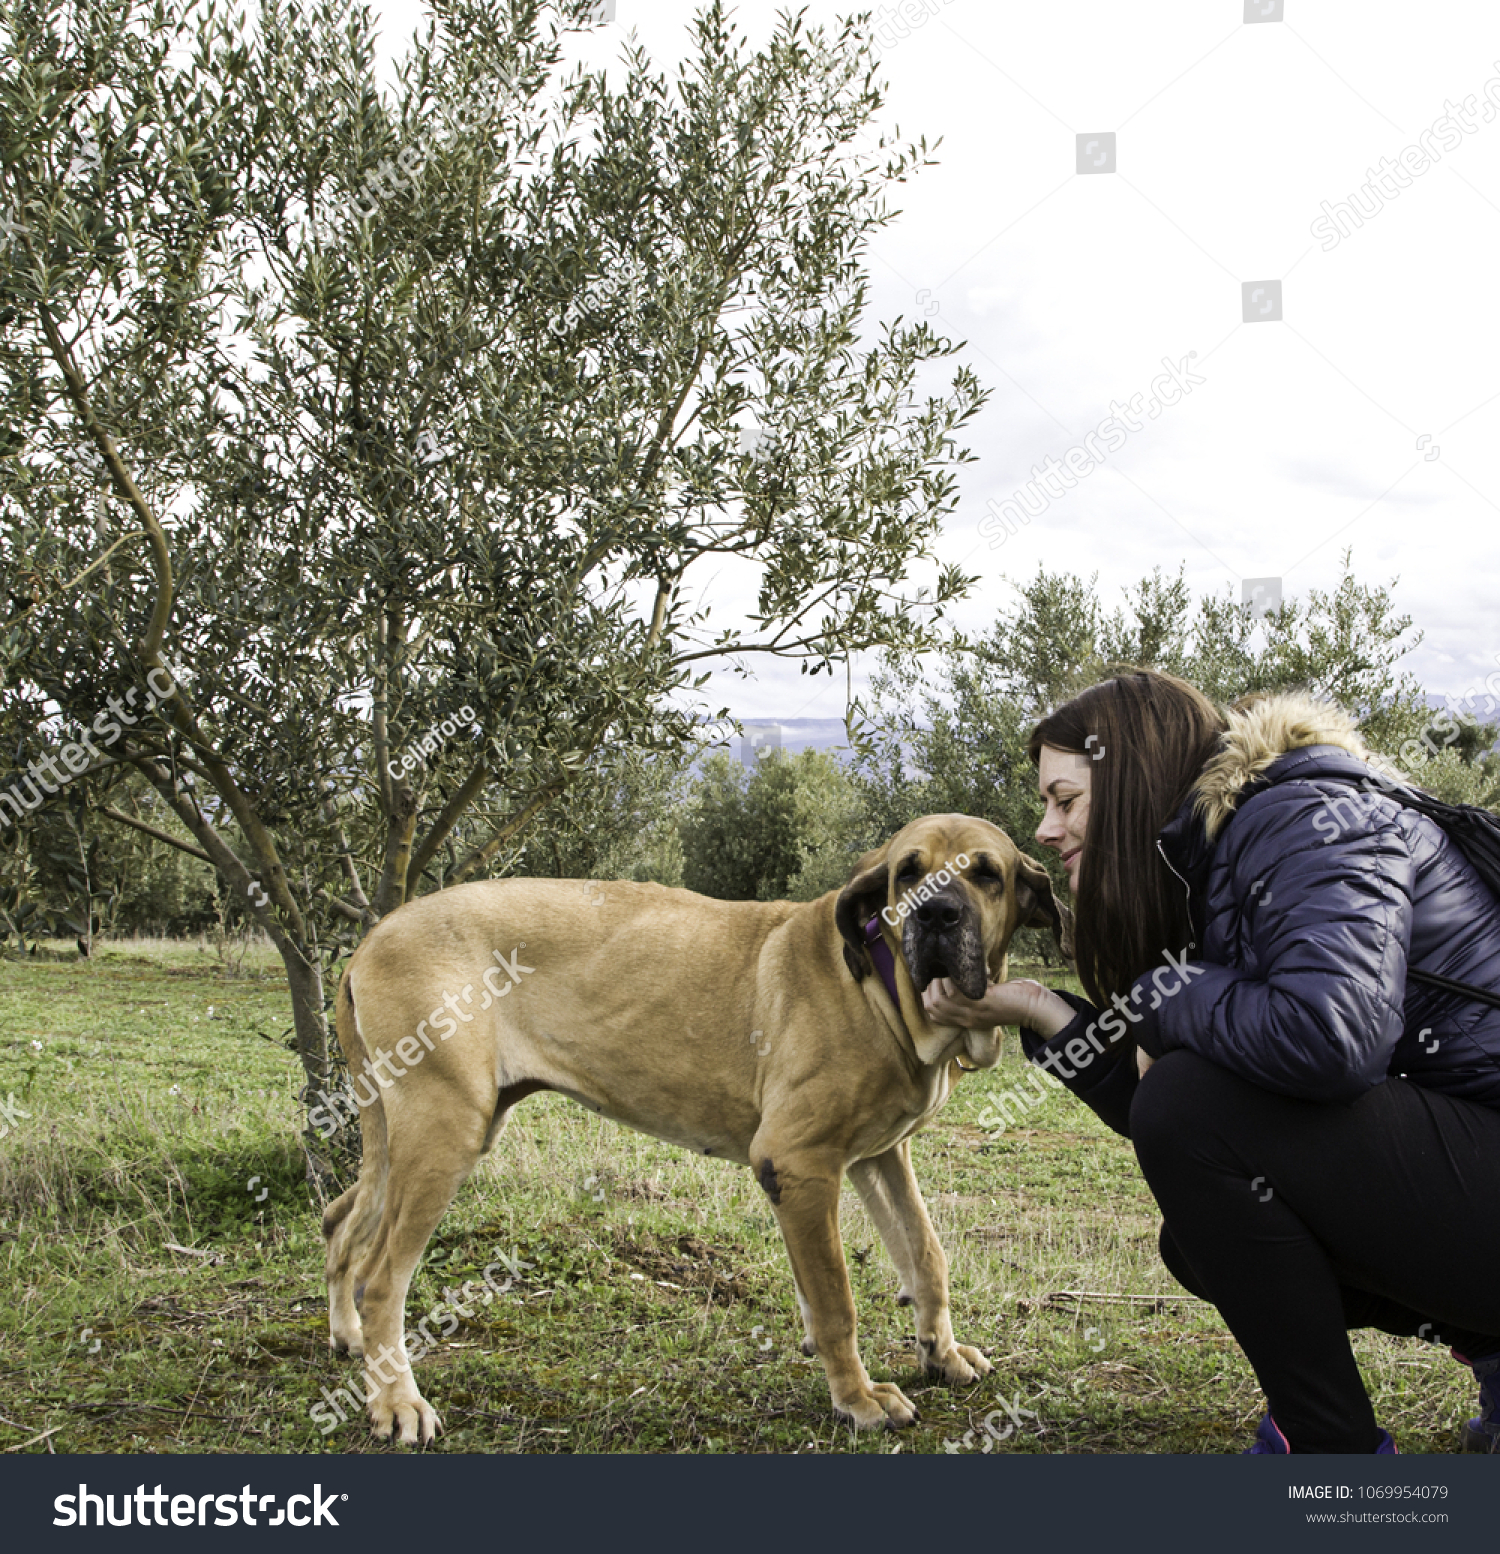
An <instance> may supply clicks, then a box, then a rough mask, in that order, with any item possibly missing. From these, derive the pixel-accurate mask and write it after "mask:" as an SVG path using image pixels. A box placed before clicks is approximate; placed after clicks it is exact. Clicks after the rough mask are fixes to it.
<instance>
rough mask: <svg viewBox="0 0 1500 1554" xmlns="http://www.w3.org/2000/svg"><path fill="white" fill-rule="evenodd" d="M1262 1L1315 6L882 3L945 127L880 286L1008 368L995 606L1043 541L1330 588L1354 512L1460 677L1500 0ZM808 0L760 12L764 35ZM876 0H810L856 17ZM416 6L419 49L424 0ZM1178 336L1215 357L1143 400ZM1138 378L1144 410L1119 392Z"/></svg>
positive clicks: (637, 28)
mask: <svg viewBox="0 0 1500 1554" xmlns="http://www.w3.org/2000/svg"><path fill="white" fill-rule="evenodd" d="M1248 8H1249V9H1250V10H1251V11H1253V12H1254V13H1256V14H1260V13H1262V12H1267V13H1269V16H1270V17H1272V18H1274V17H1276V16H1277V15H1278V14H1281V13H1283V11H1284V17H1283V19H1281V20H1274V19H1268V20H1266V21H1262V22H1254V23H1249V24H1247V23H1246V21H1245V15H1246V11H1247V5H1246V0H1148V3H1146V4H1135V5H1121V4H1119V3H1118V0H1071V3H1069V4H1066V5H1061V4H1053V5H1043V4H1036V3H1034V0H1030V3H1026V4H1017V3H1013V0H947V3H944V0H905V3H904V4H903V3H897V4H894V5H887V6H885V7H879V6H876V7H873V8H872V9H874V10H875V11H876V13H877V17H882V18H884V30H883V40H884V41H883V46H882V55H883V71H884V74H885V76H886V78H887V81H888V83H889V93H888V99H889V103H888V108H887V110H886V114H885V119H886V122H888V123H890V124H892V125H896V124H899V126H900V128H901V130H902V132H903V136H912V137H914V136H916V135H925V136H926V137H927V139H928V141H929V143H930V142H931V141H933V140H935V139H938V138H939V137H941V139H942V141H943V145H942V147H941V149H940V151H939V152H938V156H939V158H940V161H941V165H940V166H937V167H932V168H929V169H927V170H926V171H925V172H924V173H922V174H921V175H920V176H919V177H918V178H917V179H916V180H915V181H914V182H913V183H911V184H909V185H907V186H906V187H905V188H904V189H901V190H898V191H897V192H898V194H899V195H900V200H899V203H900V204H901V206H902V208H903V215H902V216H901V217H900V218H898V220H897V221H896V222H895V223H894V224H893V225H892V226H890V227H889V228H887V229H885V231H884V232H882V233H881V234H879V235H878V236H877V237H876V240H875V242H874V244H873V247H872V251H871V256H870V261H869V265H870V271H871V275H872V279H873V295H872V303H873V308H872V313H873V316H874V317H876V318H885V317H891V316H894V315H895V314H897V313H905V314H906V315H907V316H908V317H910V316H911V315H912V314H913V313H921V312H926V313H927V314H928V315H929V316H930V317H932V319H933V321H934V324H935V325H937V326H939V327H941V328H943V329H944V330H945V331H946V332H947V333H949V334H951V335H953V336H954V337H955V338H958V339H965V340H967V341H968V342H969V343H968V348H967V352H966V354H967V357H968V360H969V361H970V362H971V363H972V364H973V366H974V368H975V370H976V371H977V373H978V374H979V376H980V378H981V380H982V381H983V382H984V383H985V384H986V385H988V386H989V387H991V388H992V389H993V391H994V392H993V396H992V398H991V400H990V402H989V404H988V405H987V406H986V408H985V410H984V411H983V413H982V414H981V416H980V417H979V418H977V419H976V421H974V422H971V423H970V426H969V429H968V430H969V435H968V442H969V444H970V446H971V447H972V448H973V450H974V452H975V453H976V454H978V455H979V459H978V462H977V463H975V464H973V465H970V466H968V468H967V469H966V470H965V471H964V473H963V477H962V481H963V484H962V493H963V497H962V501H961V503H960V506H959V510H958V512H957V513H956V514H955V515H954V516H953V517H952V518H950V520H949V522H948V525H947V528H946V531H945V535H944V540H943V545H942V554H943V557H944V559H946V560H953V561H959V562H963V563H964V564H965V567H966V570H969V571H971V572H976V573H978V574H980V576H981V577H982V579H983V581H982V583H981V585H980V586H979V588H978V589H977V590H976V592H975V594H974V596H973V597H972V598H971V600H970V601H969V602H968V603H967V604H966V605H965V606H963V607H961V608H960V611H959V615H958V618H959V619H960V620H961V621H962V622H963V623H964V624H965V625H967V626H971V627H975V628H979V627H982V626H983V625H984V624H985V622H986V621H987V620H988V619H990V618H991V617H992V616H993V615H994V613H995V612H996V610H997V609H998V608H999V607H1000V606H1001V605H1002V603H1003V602H1004V601H1005V600H1006V599H1007V598H1008V597H1012V595H1011V591H1010V589H1009V588H1008V587H1007V585H1006V583H1005V581H1004V579H1005V578H1006V577H1009V578H1014V579H1019V578H1023V577H1027V576H1030V575H1032V574H1033V573H1034V572H1035V571H1036V568H1037V565H1038V563H1041V564H1044V565H1045V566H1047V567H1048V568H1049V569H1051V570H1056V569H1067V570H1070V571H1075V572H1078V573H1081V574H1083V575H1084V576H1085V577H1087V576H1088V575H1089V574H1091V573H1094V572H1097V573H1098V591H1099V594H1100V596H1101V598H1102V599H1103V601H1104V602H1105V603H1106V605H1108V606H1111V607H1112V606H1113V605H1114V604H1116V603H1118V602H1119V600H1120V590H1121V588H1122V587H1123V586H1124V585H1126V584H1128V583H1132V582H1134V581H1135V580H1137V579H1138V578H1140V577H1141V576H1142V575H1144V574H1145V573H1147V572H1149V571H1150V570H1151V568H1152V567H1153V566H1156V565H1160V566H1161V567H1162V569H1163V570H1164V571H1165V572H1168V573H1173V574H1175V572H1176V571H1177V569H1178V567H1179V565H1181V564H1183V563H1185V564H1186V568H1187V579H1188V582H1189V583H1190V585H1191V586H1192V588H1193V590H1194V591H1195V593H1200V594H1201V593H1205V592H1218V593H1222V592H1223V591H1224V590H1225V589H1226V588H1232V589H1233V591H1234V595H1235V597H1236V598H1239V597H1240V596H1241V590H1242V587H1243V584H1244V580H1245V579H1247V578H1249V579H1261V578H1280V579H1282V580H1283V583H1282V586H1283V587H1284V589H1285V591H1286V593H1287V594H1288V595H1289V596H1297V595H1305V594H1306V591H1307V590H1308V589H1309V588H1313V587H1317V588H1324V589H1326V588H1329V587H1331V586H1333V585H1334V583H1335V582H1336V581H1337V578H1338V574H1339V562H1340V555H1341V552H1342V551H1343V549H1344V548H1345V547H1352V548H1353V553H1354V554H1353V561H1354V568H1355V574H1356V576H1357V577H1358V578H1359V579H1360V580H1361V581H1363V582H1367V583H1374V582H1381V583H1385V582H1389V581H1390V580H1391V579H1392V578H1394V577H1396V576H1398V575H1399V578H1400V583H1399V586H1398V588H1397V589H1396V594H1395V597H1396V601H1397V603H1398V605H1399V606H1400V608H1401V609H1403V610H1404V611H1406V612H1407V613H1409V614H1411V615H1412V616H1413V617H1414V620H1415V623H1416V625H1417V626H1419V627H1421V628H1423V629H1424V631H1425V633H1426V638H1425V641H1424V642H1423V644H1422V645H1421V647H1419V648H1418V649H1417V650H1416V652H1415V653H1414V654H1412V655H1411V657H1410V658H1409V659H1408V660H1407V663H1408V665H1409V667H1410V668H1411V669H1412V670H1413V672H1415V673H1416V675H1417V676H1418V678H1419V679H1420V680H1421V681H1422V682H1423V684H1424V685H1426V686H1427V687H1428V688H1429V689H1431V690H1435V691H1450V692H1454V693H1460V692H1462V691H1463V690H1464V689H1465V688H1466V687H1468V686H1469V685H1470V684H1471V683H1472V682H1473V680H1474V679H1475V678H1476V677H1478V678H1479V679H1481V680H1482V679H1483V677H1484V676H1485V675H1486V674H1488V673H1490V672H1491V671H1493V670H1494V668H1495V666H1496V665H1497V664H1500V607H1497V603H1496V599H1497V586H1500V566H1497V562H1500V524H1497V516H1500V467H1497V460H1496V456H1495V448H1496V445H1497V437H1496V434H1497V431H1500V363H1497V350H1496V344H1497V341H1500V329H1497V322H1500V320H1497V314H1500V286H1497V264H1496V252H1497V237H1500V108H1497V107H1495V106H1493V105H1492V103H1491V102H1490V100H1489V99H1488V98H1487V97H1486V84H1487V83H1493V84H1492V85H1491V86H1490V87H1489V91H1490V92H1491V93H1492V94H1493V100H1494V103H1495V104H1500V10H1497V8H1496V7H1495V6H1494V5H1493V3H1491V4H1488V5H1486V4H1480V3H1464V0H1444V3H1443V4H1442V5H1439V6H1428V7H1421V8H1418V7H1416V6H1414V5H1412V4H1409V3H1408V4H1401V3H1397V0H1317V3H1313V0H1284V5H1283V3H1282V0H1249V7H1248ZM776 9H777V7H776V6H775V5H774V4H771V3H767V0H745V3H743V4H741V5H740V6H739V7H738V8H737V12H736V15H737V19H738V20H739V22H740V24H741V26H742V28H743V29H744V30H745V31H746V32H747V33H748V34H749V36H750V37H751V39H752V40H754V41H760V40H762V39H764V38H765V37H767V36H768V35H769V33H770V31H771V30H772V27H773V25H774V19H775V13H776ZM852 9H854V7H852V6H847V5H845V6H838V5H833V4H829V3H825V0H812V3H810V4H809V5H808V6H807V11H808V14H809V18H810V19H811V20H813V21H824V22H827V23H830V24H831V23H832V22H833V21H834V19H835V17H836V16H837V15H839V14H841V13H844V12H847V11H849V10H852ZM693 11H694V6H693V5H692V4H691V3H689V0H618V3H617V6H616V20H615V21H614V22H613V23H612V24H611V25H610V26H608V27H605V28H603V29H601V31H600V32H599V33H598V34H597V35H596V36H594V37H593V38H591V39H589V40H588V43H587V56H586V57H588V58H589V59H590V60H591V61H593V62H596V63H604V62H606V61H608V60H611V59H616V58H618V53H619V49H620V46H621V44H622V42H623V41H624V39H625V37H626V36H627V35H628V34H629V33H630V32H632V31H633V32H634V33H635V34H636V35H637V36H638V38H639V40H640V42H641V43H642V44H644V45H645V46H646V48H647V50H648V52H649V53H650V54H651V55H652V56H653V57H654V58H655V59H656V60H657V61H658V62H659V63H660V64H662V65H663V66H665V65H667V64H669V63H672V62H675V61H676V60H677V59H678V58H680V57H681V56H682V54H683V52H684V50H685V47H686V27H685V24H686V23H687V21H688V19H689V18H690V17H691V16H692V14H693ZM382 14H383V15H384V16H385V18H386V40H385V41H386V44H387V47H388V48H390V49H395V48H398V47H399V46H400V44H401V41H402V39H403V38H404V37H405V36H408V35H409V34H410V31H411V29H412V27H413V25H414V23H415V21H416V19H417V18H418V16H419V15H420V7H418V6H417V5H415V4H411V3H409V0H386V4H385V6H384V7H383V13H382ZM911 18H916V20H915V21H913V20H911ZM1466 104H1467V107H1466ZM1445 114H1447V115H1450V117H1448V118H1445ZM1108 135H1113V136H1115V137H1116V138H1115V143H1114V148H1113V154H1114V160H1113V162H1112V163H1111V162H1110V161H1109V159H1108V158H1109V154H1110V147H1109V143H1108V142H1107V141H1106V140H1105V139H1104V137H1105V136H1108ZM1096 140H1097V141H1098V144H1090V143H1091V142H1094V141H1096ZM1085 147H1086V148H1087V150H1086V151H1085V150H1084V148H1085ZM1406 148H1412V149H1411V150H1409V151H1408V150H1407V149H1406ZM1424 148H1425V149H1424ZM1403 152H1405V157H1404V159H1403ZM1081 157H1082V158H1083V160H1084V161H1086V162H1087V164H1088V165H1089V166H1090V167H1095V166H1097V167H1099V170H1098V171H1097V172H1095V171H1090V172H1088V173H1080V172H1079V171H1078V168H1079V164H1080V158H1081ZM1101 157H1103V158H1105V160H1104V162H1103V163H1102V164H1100V162H1099V159H1100V158H1101ZM1382 159H1386V160H1385V161H1384V162H1383V161H1382ZM1110 166H1113V167H1114V169H1115V170H1114V171H1113V172H1111V171H1108V170H1107V169H1108V168H1109V167H1110ZM1325 202H1327V203H1328V205H1329V206H1330V207H1334V206H1336V205H1337V204H1338V203H1339V202H1344V203H1345V204H1347V205H1352V207H1353V210H1354V215H1353V216H1343V217H1342V219H1341V224H1342V229H1343V230H1342V231H1339V229H1337V228H1334V227H1331V226H1329V225H1327V224H1324V225H1320V226H1318V227H1317V228H1316V230H1314V224H1315V223H1318V222H1320V220H1324V219H1325V213H1324V210H1323V207H1324V203H1325ZM1361 206H1362V207H1363V210H1361V209H1360V207H1361ZM1356 219H1357V222H1358V224H1357V225H1356ZM1273 282H1274V283H1279V286H1280V311H1281V317H1280V318H1279V319H1277V317H1276V289H1275V288H1274V287H1273V286H1271V285H1269V284H1267V283H1273ZM1247 286H1248V289H1249V291H1250V292H1251V293H1254V298H1253V301H1251V302H1250V303H1249V304H1248V305H1249V306H1250V307H1251V309H1252V310H1253V314H1254V319H1255V321H1254V322H1249V323H1247V322H1245V321H1244V310H1245V308H1246V306H1247V301H1246V294H1247ZM1257 288H1258V290H1257ZM1266 309H1269V311H1262V310H1266ZM1194 352H1196V356H1194V355H1193V354H1192V353H1194ZM1164 359H1165V360H1166V361H1168V362H1170V363H1171V364H1173V365H1176V366H1177V367H1178V369H1179V377H1180V376H1182V368H1183V366H1184V364H1185V366H1186V368H1187V370H1188V372H1190V373H1191V374H1192V376H1194V377H1197V378H1200V379H1201V380H1202V381H1201V382H1199V383H1196V384H1193V383H1191V381H1190V384H1189V386H1190V390H1191V391H1190V393H1188V394H1186V395H1181V396H1180V397H1179V394H1180V391H1179V390H1175V389H1174V388H1173V387H1167V388H1166V389H1165V390H1164V392H1162V394H1161V396H1160V397H1161V398H1163V399H1165V398H1176V399H1177V402H1176V403H1175V404H1173V405H1171V406H1170V407H1168V406H1166V405H1163V404H1158V414H1157V415H1156V416H1155V417H1152V416H1150V415H1149V413H1146V414H1141V413H1140V412H1141V410H1142V408H1144V407H1145V406H1146V405H1147V404H1148V403H1149V401H1150V400H1151V397H1152V395H1153V393H1154V392H1155V391H1154V390H1153V387H1152V384H1153V380H1157V379H1159V378H1160V377H1161V375H1162V374H1163V372H1164V370H1165V369H1164V366H1163V362H1164ZM1135 396H1141V398H1140V400H1137V401H1136V406H1137V410H1136V414H1135V416H1134V417H1133V418H1134V419H1136V420H1137V422H1138V424H1139V430H1124V429H1121V428H1119V427H1118V426H1117V425H1116V426H1113V427H1110V428H1106V427H1104V426H1102V425H1101V423H1104V422H1105V420H1106V418H1107V417H1108V416H1109V415H1110V413H1111V405H1112V403H1118V405H1119V406H1121V407H1124V408H1125V409H1127V410H1129V408H1130V405H1131V401H1132V399H1133V398H1134V397H1135ZM1090 434H1094V435H1093V441H1092V443H1091V444H1090V443H1088V442H1086V441H1085V440H1086V439H1088V438H1089V436H1090ZM1075 448H1076V449H1079V450H1081V451H1080V452H1079V453H1078V454H1076V455H1075V456H1074V461H1073V471H1074V473H1073V474H1072V475H1070V476H1069V477H1068V478H1069V479H1072V480H1073V481H1074V484H1073V486H1072V489H1067V488H1066V485H1065V483H1064V481H1063V479H1062V477H1060V476H1054V477H1053V479H1052V485H1053V489H1054V491H1056V492H1060V493H1061V494H1060V495H1055V496H1046V497H1039V496H1038V495H1037V494H1036V493H1035V492H1033V493H1032V494H1031V498H1030V504H1029V505H1030V506H1031V507H1032V509H1033V511H1034V512H1035V513H1036V516H1033V517H1031V518H1030V519H1029V521H1027V522H1026V523H1024V524H1017V525H1016V532H1015V533H1014V534H1007V533H1006V532H1005V529H1004V527H1003V526H1002V525H996V524H992V525H991V526H990V529H989V531H988V536H986V535H985V534H981V533H980V528H979V526H980V524H981V522H982V521H983V520H984V519H985V518H986V517H987V515H988V513H989V508H988V506H987V504H988V503H990V502H991V501H994V502H1003V501H1005V500H1006V499H1007V498H1011V497H1013V496H1015V494H1016V492H1017V490H1018V488H1021V487H1023V486H1025V485H1026V484H1027V482H1028V481H1031V480H1032V479H1033V473H1032V472H1033V466H1045V462H1046V461H1047V460H1048V459H1049V458H1051V459H1054V460H1056V461H1058V464H1061V465H1062V466H1063V468H1064V469H1067V468H1068V465H1067V464H1066V463H1065V462H1064V461H1065V460H1066V459H1067V457H1068V454H1069V450H1070V449H1075ZM1101 458H1102V462H1101ZM1089 465H1092V466H1093V467H1092V468H1091V469H1088V468H1087V466H1089ZM1053 467H1054V468H1055V467H1056V466H1053ZM1086 469H1087V472H1086V473H1079V472H1080V471H1084V470H1086ZM1038 509H1040V510H1038ZM1009 511H1011V512H1012V513H1014V512H1015V511H1017V509H1014V508H1012V509H1010V510H1009ZM997 531H998V532H997ZM997 538H998V539H1001V540H1002V541H1003V542H1002V543H1000V544H998V545H996V544H992V543H991V541H992V540H994V539H997ZM715 590H716V591H715V593H714V604H715V609H714V618H715V621H716V622H721V620H722V617H723V616H724V614H725V613H726V612H727V610H728V608H729V607H731V606H732V604H733V603H734V601H735V600H736V599H737V598H738V599H744V598H745V597H747V595H746V594H745V592H744V589H743V587H742V580H740V579H737V578H735V577H731V576H728V575H721V577H720V578H719V580H718V581H717V583H716V584H715ZM855 684H856V688H858V686H859V684H860V676H859V675H858V674H856V679H855ZM708 694H709V695H710V696H712V697H714V698H715V700H719V701H724V702H727V703H729V704H730V705H732V707H733V708H734V710H735V711H736V712H737V713H738V714H740V715H742V716H746V717H761V718H776V717H840V716H842V715H843V711H844V682H843V677H842V676H839V677H838V679H837V680H836V681H835V682H833V683H830V682H829V681H828V680H827V679H821V680H818V681H816V682H809V681H808V680H807V679H806V678H804V677H800V676H799V675H798V674H797V673H796V670H795V668H793V669H791V670H790V671H786V670H780V671H778V668H777V667H776V666H767V665H763V664H758V665H757V678H756V679H754V680H750V681H736V680H733V679H730V678H729V677H727V676H716V677H715V682H714V683H713V685H712V686H711V687H710V688H709V691H708Z"/></svg>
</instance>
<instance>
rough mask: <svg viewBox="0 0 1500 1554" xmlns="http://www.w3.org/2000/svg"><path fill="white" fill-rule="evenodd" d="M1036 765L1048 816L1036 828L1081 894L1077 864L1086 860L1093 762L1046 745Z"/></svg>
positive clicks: (1073, 751)
mask: <svg viewBox="0 0 1500 1554" xmlns="http://www.w3.org/2000/svg"><path fill="white" fill-rule="evenodd" d="M1040 755H1041V759H1040V760H1039V761H1038V762H1037V774H1036V781H1037V787H1038V788H1040V789H1041V793H1042V798H1043V799H1044V800H1045V801H1046V804H1047V812H1046V814H1044V815H1043V816H1042V823H1041V825H1039V826H1038V827H1037V828H1036V839H1037V841H1038V842H1040V843H1041V845H1042V846H1043V847H1055V848H1056V849H1057V850H1058V852H1059V853H1061V854H1062V861H1063V867H1064V868H1065V869H1066V870H1067V871H1068V884H1069V885H1070V886H1071V887H1072V889H1073V894H1074V895H1075V896H1076V895H1077V894H1078V862H1079V859H1080V858H1081V857H1082V856H1083V833H1084V832H1085V831H1086V830H1087V829H1088V823H1089V791H1090V788H1091V786H1092V783H1093V762H1092V761H1090V760H1089V758H1088V757H1087V756H1084V755H1079V754H1078V752H1077V751H1076V750H1055V749H1053V747H1052V746H1051V745H1043V746H1042V748H1041V752H1040Z"/></svg>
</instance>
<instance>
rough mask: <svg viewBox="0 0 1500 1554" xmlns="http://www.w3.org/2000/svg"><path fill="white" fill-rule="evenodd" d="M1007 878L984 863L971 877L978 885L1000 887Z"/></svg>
mask: <svg viewBox="0 0 1500 1554" xmlns="http://www.w3.org/2000/svg"><path fill="white" fill-rule="evenodd" d="M1004 877H1005V876H1004V875H1002V874H997V873H996V872H995V871H994V870H993V869H992V868H990V866H989V865H988V864H987V863H982V864H980V865H979V867H978V868H977V869H975V870H974V872H973V873H972V874H971V875H970V876H969V878H970V879H971V880H973V881H974V883H975V884H976V885H998V884H999V883H1000V881H1001V880H1002V879H1003V878H1004Z"/></svg>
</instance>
